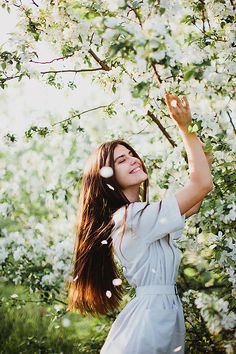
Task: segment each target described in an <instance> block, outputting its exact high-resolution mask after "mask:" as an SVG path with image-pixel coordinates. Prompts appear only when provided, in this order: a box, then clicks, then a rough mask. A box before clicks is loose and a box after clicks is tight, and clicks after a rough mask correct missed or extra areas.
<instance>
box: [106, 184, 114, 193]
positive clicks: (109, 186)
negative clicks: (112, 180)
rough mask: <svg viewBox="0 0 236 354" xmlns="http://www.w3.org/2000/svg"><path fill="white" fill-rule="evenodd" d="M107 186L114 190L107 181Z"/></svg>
mask: <svg viewBox="0 0 236 354" xmlns="http://www.w3.org/2000/svg"><path fill="white" fill-rule="evenodd" d="M107 187H108V188H110V189H112V190H113V191H114V190H115V188H114V187H112V186H111V185H110V184H108V183H107Z"/></svg>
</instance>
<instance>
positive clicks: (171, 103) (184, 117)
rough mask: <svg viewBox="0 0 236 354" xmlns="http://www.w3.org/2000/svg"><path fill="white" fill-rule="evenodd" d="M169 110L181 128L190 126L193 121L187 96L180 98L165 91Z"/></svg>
mask: <svg viewBox="0 0 236 354" xmlns="http://www.w3.org/2000/svg"><path fill="white" fill-rule="evenodd" d="M164 98H165V101H166V104H167V110H168V112H169V114H170V116H171V118H172V119H173V120H174V122H175V124H176V125H177V126H178V127H179V128H188V126H189V125H190V124H191V123H192V115H191V112H190V107H189V103H188V100H187V98H186V96H183V98H182V99H180V98H179V97H178V96H177V95H171V94H169V93H168V92H165V95H164Z"/></svg>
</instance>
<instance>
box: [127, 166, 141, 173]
mask: <svg viewBox="0 0 236 354" xmlns="http://www.w3.org/2000/svg"><path fill="white" fill-rule="evenodd" d="M138 171H141V165H139V166H136V167H135V168H133V169H132V170H131V171H130V173H135V172H138Z"/></svg>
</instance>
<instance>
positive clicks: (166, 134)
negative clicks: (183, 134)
mask: <svg viewBox="0 0 236 354" xmlns="http://www.w3.org/2000/svg"><path fill="white" fill-rule="evenodd" d="M147 114H148V116H149V117H150V118H151V119H152V121H153V122H154V123H156V125H157V126H158V128H159V129H160V130H161V132H162V133H163V134H164V135H165V137H166V138H167V140H168V141H169V142H170V144H171V145H172V146H173V147H176V146H177V145H176V143H175V142H174V140H173V139H172V138H171V136H170V135H169V133H168V132H167V131H166V129H165V127H163V125H162V124H161V122H160V121H159V119H157V118H156V117H155V115H154V114H153V113H152V112H151V111H149V110H148V112H147Z"/></svg>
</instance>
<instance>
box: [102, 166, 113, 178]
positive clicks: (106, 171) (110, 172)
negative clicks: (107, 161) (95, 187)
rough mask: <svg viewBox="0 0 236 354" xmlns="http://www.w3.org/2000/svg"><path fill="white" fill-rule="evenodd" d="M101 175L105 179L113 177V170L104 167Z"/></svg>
mask: <svg viewBox="0 0 236 354" xmlns="http://www.w3.org/2000/svg"><path fill="white" fill-rule="evenodd" d="M100 175H101V176H102V177H104V178H109V177H111V176H113V169H112V168H111V167H109V166H104V167H102V168H101V169H100Z"/></svg>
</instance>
